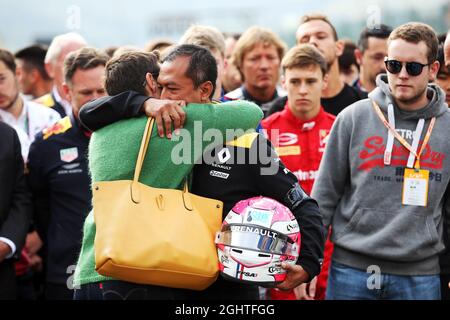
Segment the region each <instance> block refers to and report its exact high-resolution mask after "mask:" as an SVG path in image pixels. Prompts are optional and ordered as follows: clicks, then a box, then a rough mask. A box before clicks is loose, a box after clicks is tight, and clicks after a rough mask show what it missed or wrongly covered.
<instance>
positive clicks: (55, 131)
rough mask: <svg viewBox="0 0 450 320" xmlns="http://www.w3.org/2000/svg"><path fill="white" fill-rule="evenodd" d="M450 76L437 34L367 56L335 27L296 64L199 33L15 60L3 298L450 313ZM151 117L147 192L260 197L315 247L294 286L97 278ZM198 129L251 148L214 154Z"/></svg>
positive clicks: (323, 23)
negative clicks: (388, 303)
mask: <svg viewBox="0 0 450 320" xmlns="http://www.w3.org/2000/svg"><path fill="white" fill-rule="evenodd" d="M449 66H450V36H449V37H447V36H446V35H440V36H438V35H437V34H436V32H435V31H434V30H433V29H432V27H430V26H429V25H427V24H424V23H419V22H409V23H405V24H403V25H400V26H388V25H384V24H380V25H376V26H373V27H372V28H369V27H366V28H364V29H363V30H362V31H361V33H360V37H359V39H358V40H357V41H356V42H353V41H351V40H348V39H347V40H345V39H340V38H339V35H338V32H337V30H336V28H335V27H334V26H333V24H332V22H331V21H330V20H329V19H328V18H327V17H326V16H325V15H321V14H307V15H304V16H303V17H302V18H301V19H300V23H299V25H298V28H297V31H296V44H295V45H294V46H293V47H292V48H288V47H287V46H286V44H285V43H284V42H283V41H282V39H281V38H280V37H279V36H278V35H277V34H275V33H274V32H272V31H271V30H269V29H266V28H262V27H258V26H253V27H251V28H249V29H248V30H246V31H244V32H243V33H242V34H227V33H223V32H221V31H219V30H218V29H216V28H214V27H210V26H202V25H194V26H192V27H190V28H189V29H187V30H186V32H185V33H184V34H183V36H182V37H181V38H180V40H179V41H178V42H177V43H173V42H171V41H169V40H167V39H154V40H152V41H151V42H149V43H148V44H147V45H146V46H145V48H142V49H140V48H137V47H129V46H124V47H110V48H105V49H99V48H94V47H92V46H90V45H89V44H88V43H87V42H86V41H85V39H83V37H82V36H81V35H79V34H77V33H67V34H61V35H58V36H56V37H55V38H54V39H53V40H52V42H51V43H50V45H49V46H48V47H46V46H45V45H42V44H33V45H31V46H28V47H26V48H23V49H21V50H18V51H17V52H15V53H12V52H10V51H9V50H7V49H0V136H1V139H0V160H1V161H0V181H1V191H2V192H1V193H0V299H19V300H42V299H45V300H72V299H75V300H115V299H126V300H134V299H152V300H153V299H158V300H159V299H189V300H224V299H242V300H258V299H267V300H323V299H327V300H344V299H351V300H360V299H375V300H376V299H405V300H406V299H407V300H410V299H411V300H415V299H419V300H422V299H431V300H441V299H442V300H448V299H450V289H449V286H450V240H449V235H450V201H449V192H450V191H449V190H450V188H449V182H450V163H449V162H448V155H450V144H449V143H448V140H447V137H448V136H449V135H450V126H449V125H448V124H447V121H448V122H450V110H449V109H448V102H449V101H450V70H449V69H448V67H449ZM147 117H154V118H155V122H156V126H155V128H154V135H153V136H154V138H152V140H151V142H150V145H149V148H148V157H146V158H145V162H144V165H145V167H149V168H151V169H150V170H148V171H143V174H142V176H141V182H142V183H144V184H147V185H150V186H153V187H159V188H172V189H182V188H183V185H184V183H185V181H186V180H188V181H190V190H191V192H192V193H194V194H197V195H200V196H204V197H209V198H213V199H218V200H220V201H222V202H223V204H224V207H223V217H225V216H226V215H227V213H228V212H229V211H230V210H231V208H232V207H233V206H234V205H235V204H236V203H237V202H239V201H240V200H243V199H248V198H251V197H255V196H265V197H269V198H272V199H275V200H277V201H279V202H280V203H282V204H284V205H285V206H286V207H288V208H289V209H290V210H291V212H292V213H293V214H294V216H295V217H296V219H297V221H298V224H299V226H300V231H301V249H300V256H299V258H298V261H297V263H296V265H294V266H291V265H284V264H283V266H282V267H283V268H284V269H285V271H286V274H287V277H286V279H285V280H284V281H283V282H281V283H279V284H277V286H276V287H274V288H270V289H267V288H262V287H258V286H257V285H251V284H246V283H239V282H232V281H228V280H225V279H223V278H221V277H219V278H218V279H217V280H216V282H214V284H212V285H211V286H210V287H208V288H207V289H205V290H203V291H193V290H187V289H175V288H168V287H161V286H154V285H146V284H139V283H132V282H127V281H124V280H122V279H115V278H111V277H106V276H103V275H100V274H98V273H97V272H96V269H95V250H94V239H95V234H96V225H95V219H94V213H93V210H92V190H91V186H92V184H93V183H95V182H98V181H114V180H124V179H125V180H126V179H128V180H131V179H132V178H133V173H134V166H135V162H136V157H137V153H138V150H139V147H140V142H141V139H142V133H143V130H144V127H145V124H146V119H147ZM447 118H448V119H447ZM198 123H201V125H202V129H201V130H203V131H207V130H208V129H216V130H218V131H219V132H220V134H221V135H222V136H223V137H225V136H226V133H227V130H230V129H234V130H240V129H242V130H241V131H242V134H240V135H239V136H233V137H228V136H227V139H222V140H221V141H219V142H216V143H215V144H211V141H210V139H209V140H208V139H205V138H203V135H201V136H197V135H195V134H193V133H194V132H196V130H197V127H196V125H197V124H198ZM180 131H187V132H188V133H192V134H191V135H187V136H188V137H189V138H184V139H185V140H186V139H187V140H188V141H182V142H183V143H184V144H185V145H186V144H187V145H189V146H192V148H190V149H189V150H188V151H189V152H188V154H184V155H183V159H184V160H183V161H178V160H179V159H174V154H175V153H174V150H176V148H177V147H178V146H179V143H180V136H184V135H183V134H182V133H181V134H180ZM446 132H447V133H446ZM194 145H199V146H200V149H199V150H197V149H196V148H194V147H193V146H194ZM447 148H448V150H447ZM239 155H244V157H243V159H245V161H240V160H242V159H238V158H239ZM186 159H187V160H186ZM130 232H132V231H130Z"/></svg>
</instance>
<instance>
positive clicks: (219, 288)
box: [74, 277, 259, 300]
mask: <svg viewBox="0 0 450 320" xmlns="http://www.w3.org/2000/svg"><path fill="white" fill-rule="evenodd" d="M74 299H75V300H227V299H235V300H258V299H259V291H258V287H257V286H250V285H245V284H241V283H235V282H230V281H226V280H224V279H222V278H220V277H219V278H218V279H217V281H216V282H215V283H214V284H212V285H211V286H210V287H209V288H207V289H205V290H203V291H194V290H187V289H175V288H167V287H159V286H152V285H144V284H137V283H131V282H125V281H118V280H110V281H104V282H96V283H89V284H84V285H81V286H80V288H79V289H76V290H75V294H74Z"/></svg>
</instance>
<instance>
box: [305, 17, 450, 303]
mask: <svg viewBox="0 0 450 320" xmlns="http://www.w3.org/2000/svg"><path fill="white" fill-rule="evenodd" d="M437 48H438V40H437V37H436V34H435V32H434V31H433V29H432V28H431V27H429V26H428V25H425V24H422V23H407V24H404V25H402V26H400V27H398V28H397V29H395V30H394V31H393V32H392V33H391V35H390V37H389V40H388V57H387V58H386V69H387V76H386V75H379V76H378V77H377V80H376V83H377V88H376V89H375V90H374V91H372V92H371V93H370V95H369V98H368V99H365V100H361V101H358V102H356V103H354V104H352V105H351V106H349V107H348V108H346V109H344V111H342V112H341V113H340V114H339V115H338V117H337V119H336V121H335V123H334V126H333V128H332V131H331V133H330V135H329V140H328V143H327V148H326V151H325V154H324V157H323V159H322V162H321V166H320V169H319V175H318V177H317V179H316V182H315V185H314V187H313V190H312V196H313V197H314V198H316V199H317V201H318V203H319V204H320V207H321V213H322V215H323V220H324V224H325V225H326V226H329V225H331V226H332V230H333V231H332V236H331V240H332V241H333V242H334V244H335V247H334V253H333V256H332V263H331V268H330V273H329V279H328V288H327V293H326V298H327V299H440V282H439V260H438V255H439V253H440V252H441V251H442V250H443V249H444V245H443V239H442V233H443V222H444V219H447V220H448V219H449V216H450V213H449V212H450V205H449V204H448V203H447V197H448V195H447V193H448V192H449V191H448V190H447V187H448V184H449V180H450V161H449V156H450V143H448V137H449V136H450V111H449V110H448V108H447V105H446V103H445V94H444V92H443V91H442V90H441V89H440V88H439V87H438V86H436V85H434V84H428V82H429V81H431V80H434V78H435V77H436V74H437V71H438V69H439V62H437V61H436V56H437Z"/></svg>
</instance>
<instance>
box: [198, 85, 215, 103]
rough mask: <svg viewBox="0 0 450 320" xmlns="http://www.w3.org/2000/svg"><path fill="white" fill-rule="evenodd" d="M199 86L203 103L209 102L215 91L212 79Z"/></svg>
mask: <svg viewBox="0 0 450 320" xmlns="http://www.w3.org/2000/svg"><path fill="white" fill-rule="evenodd" d="M199 88H200V99H201V101H202V102H203V103H206V102H208V101H209V100H210V97H211V95H212V92H213V84H212V83H211V81H205V82H203V83H202V84H201V85H200V86H199Z"/></svg>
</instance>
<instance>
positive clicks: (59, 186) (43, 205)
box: [28, 116, 92, 284]
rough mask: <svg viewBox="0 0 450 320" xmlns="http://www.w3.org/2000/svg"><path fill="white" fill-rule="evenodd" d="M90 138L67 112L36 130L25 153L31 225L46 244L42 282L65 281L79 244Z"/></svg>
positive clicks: (86, 204) (87, 197)
mask: <svg viewBox="0 0 450 320" xmlns="http://www.w3.org/2000/svg"><path fill="white" fill-rule="evenodd" d="M88 145H89V137H88V136H87V135H86V134H85V133H84V131H83V130H82V129H81V127H80V126H79V123H78V122H77V121H76V120H75V119H74V118H73V116H71V117H66V118H63V119H61V120H60V121H58V122H57V123H56V124H54V125H53V126H52V127H50V128H47V129H45V130H44V131H43V132H42V133H39V134H37V135H36V139H35V141H34V142H33V143H32V144H31V147H30V152H29V155H28V161H29V164H28V167H29V171H30V172H29V184H30V187H31V190H32V192H33V203H34V208H35V224H36V229H37V231H38V232H39V235H40V236H41V238H42V239H44V242H45V243H46V245H47V257H46V258H47V270H46V271H47V282H51V283H56V284H65V283H66V282H67V279H68V277H69V276H70V275H71V273H72V272H73V266H74V265H75V264H76V262H77V261H76V260H77V257H78V253H79V252H80V249H81V241H82V230H83V223H84V220H85V218H86V216H87V214H88V213H89V211H90V209H91V199H92V193H91V187H90V178H89V174H88V166H87V157H86V156H87V148H88Z"/></svg>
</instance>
